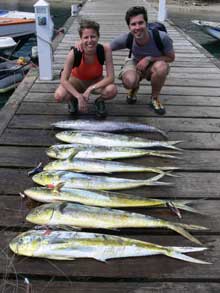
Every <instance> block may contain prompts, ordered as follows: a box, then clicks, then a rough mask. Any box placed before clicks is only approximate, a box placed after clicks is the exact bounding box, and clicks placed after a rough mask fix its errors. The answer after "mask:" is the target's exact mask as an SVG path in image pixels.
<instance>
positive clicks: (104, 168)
mask: <svg viewBox="0 0 220 293" xmlns="http://www.w3.org/2000/svg"><path fill="white" fill-rule="evenodd" d="M43 169H44V170H45V171H57V170H63V171H65V170H66V171H75V172H84V173H109V174H111V173H120V172H151V173H159V174H160V173H164V171H173V170H177V169H178V168H177V167H145V166H140V165H137V164H126V163H121V162H111V161H104V160H91V159H76V158H70V159H67V160H55V161H53V162H50V163H48V164H47V165H46V166H44V168H43Z"/></svg>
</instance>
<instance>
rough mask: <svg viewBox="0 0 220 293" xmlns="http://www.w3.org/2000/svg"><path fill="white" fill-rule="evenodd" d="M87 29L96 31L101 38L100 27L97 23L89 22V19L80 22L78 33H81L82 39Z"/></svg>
mask: <svg viewBox="0 0 220 293" xmlns="http://www.w3.org/2000/svg"><path fill="white" fill-rule="evenodd" d="M86 28H91V29H94V31H95V32H96V33H97V35H98V37H99V36H100V33H99V29H100V26H99V24H98V23H97V22H96V21H93V20H89V19H82V20H81V21H80V24H79V29H78V33H79V36H80V38H81V37H82V33H83V30H84V29H86Z"/></svg>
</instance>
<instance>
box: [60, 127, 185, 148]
mask: <svg viewBox="0 0 220 293" xmlns="http://www.w3.org/2000/svg"><path fill="white" fill-rule="evenodd" d="M55 136H56V138H57V139H58V140H60V141H63V142H67V143H79V144H87V145H95V146H108V147H128V148H153V147H163V148H169V149H174V150H178V151H180V150H181V149H179V148H177V147H175V146H174V145H175V144H177V143H180V142H181V141H159V140H150V139H145V138H141V137H133V136H128V135H120V134H112V133H106V132H95V131H72V130H67V131H62V132H58V133H56V135H55Z"/></svg>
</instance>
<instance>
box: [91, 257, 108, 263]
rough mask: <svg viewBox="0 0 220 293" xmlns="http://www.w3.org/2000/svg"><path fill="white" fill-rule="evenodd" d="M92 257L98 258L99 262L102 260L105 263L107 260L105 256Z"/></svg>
mask: <svg viewBox="0 0 220 293" xmlns="http://www.w3.org/2000/svg"><path fill="white" fill-rule="evenodd" d="M93 258H94V259H96V260H98V261H101V262H104V263H106V262H107V261H106V260H107V259H106V258H102V257H93Z"/></svg>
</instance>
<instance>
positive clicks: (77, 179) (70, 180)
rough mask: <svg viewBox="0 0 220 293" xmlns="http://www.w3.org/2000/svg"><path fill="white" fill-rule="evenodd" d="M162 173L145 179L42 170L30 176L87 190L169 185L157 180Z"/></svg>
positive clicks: (40, 181) (42, 180)
mask: <svg viewBox="0 0 220 293" xmlns="http://www.w3.org/2000/svg"><path fill="white" fill-rule="evenodd" d="M163 176H164V174H163V173H162V174H159V175H157V176H154V177H152V178H149V179H145V180H135V179H126V178H115V177H106V176H95V175H86V174H82V173H74V172H67V171H48V172H46V171H44V172H41V173H38V174H36V175H34V176H33V177H32V179H33V181H34V182H36V183H38V184H40V185H44V186H47V185H57V184H59V183H64V186H65V187H68V188H79V189H89V190H94V189H95V190H120V189H129V188H136V187H140V186H169V185H172V183H170V182H160V181H158V180H159V179H160V178H162V177H163Z"/></svg>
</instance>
